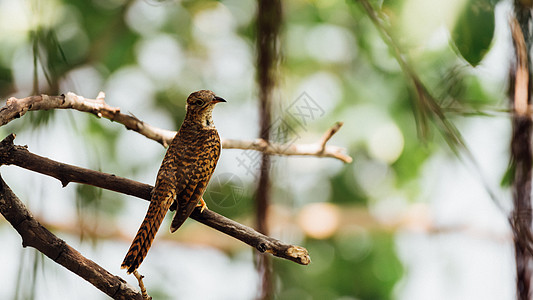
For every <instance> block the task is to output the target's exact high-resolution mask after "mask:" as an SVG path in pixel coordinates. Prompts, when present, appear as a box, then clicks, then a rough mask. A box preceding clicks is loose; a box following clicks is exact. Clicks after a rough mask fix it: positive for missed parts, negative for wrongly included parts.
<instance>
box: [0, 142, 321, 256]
mask: <svg viewBox="0 0 533 300" xmlns="http://www.w3.org/2000/svg"><path fill="white" fill-rule="evenodd" d="M14 138H15V136H14V135H13V134H12V135H9V136H7V137H6V138H5V139H4V140H3V141H2V142H0V165H16V166H19V167H22V168H25V169H28V170H32V171H35V172H38V173H41V174H45V175H48V176H51V177H54V178H56V179H58V180H59V181H61V183H62V184H63V186H66V185H67V184H68V183H69V182H78V183H83V184H89V185H93V186H96V187H100V188H104V189H108V190H112V191H116V192H119V193H124V194H127V195H132V196H136V197H139V198H141V199H144V200H148V201H150V196H151V192H152V188H153V186H151V185H148V184H144V183H140V182H137V181H133V180H130V179H127V178H123V177H119V176H115V175H113V174H106V173H102V172H97V171H93V170H89V169H84V168H80V167H76V166H72V165H68V164H64V163H60V162H57V161H54V160H51V159H48V158H46V157H42V156H39V155H36V154H33V153H31V152H30V151H28V149H27V148H26V147H22V146H17V145H14V144H13V140H14ZM191 218H192V219H194V220H196V221H198V222H200V223H203V224H204V225H207V226H209V227H212V228H214V229H216V230H218V231H221V232H223V233H225V234H227V235H229V236H232V237H234V238H236V239H238V240H240V241H242V242H244V243H246V244H248V245H250V246H252V247H254V248H256V249H257V250H258V251H260V252H266V253H270V254H272V255H274V256H278V257H281V258H285V259H288V260H291V261H294V262H297V263H299V264H302V265H307V264H309V263H310V261H311V260H310V258H309V254H308V253H307V250H306V249H305V248H302V247H299V246H294V245H287V244H284V243H282V242H280V241H278V240H276V239H274V238H271V237H268V236H265V235H263V234H261V233H259V232H257V231H255V230H253V229H252V228H249V227H247V226H244V225H242V224H240V223H237V222H235V221H233V220H230V219H228V218H226V217H224V216H221V215H219V214H217V213H215V212H214V211H212V210H204V212H200V208H197V209H195V210H194V211H193V213H192V215H191Z"/></svg>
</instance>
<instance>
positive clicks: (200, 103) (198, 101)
mask: <svg viewBox="0 0 533 300" xmlns="http://www.w3.org/2000/svg"><path fill="white" fill-rule="evenodd" d="M194 104H196V105H198V106H202V105H204V101H202V100H196V101H195V102H194Z"/></svg>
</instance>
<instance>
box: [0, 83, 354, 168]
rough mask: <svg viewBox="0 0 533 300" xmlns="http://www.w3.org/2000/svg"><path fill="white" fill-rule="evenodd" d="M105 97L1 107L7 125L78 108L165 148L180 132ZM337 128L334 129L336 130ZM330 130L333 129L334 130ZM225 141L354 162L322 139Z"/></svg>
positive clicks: (12, 101) (0, 121)
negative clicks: (126, 111) (25, 117)
mask: <svg viewBox="0 0 533 300" xmlns="http://www.w3.org/2000/svg"><path fill="white" fill-rule="evenodd" d="M104 99H105V94H104V93H103V92H100V93H99V94H98V96H97V97H96V99H87V98H84V97H82V96H78V95H76V94H74V93H71V92H69V93H67V94H66V95H60V96H48V95H40V96H30V97H26V98H14V97H11V98H9V99H8V100H7V102H6V105H4V106H3V107H2V108H0V126H3V125H5V124H7V123H9V122H11V121H13V120H14V119H16V118H20V117H22V116H23V115H24V114H26V112H28V111H32V110H49V109H75V110H78V111H82V112H88V113H91V114H94V115H95V116H97V117H99V118H102V117H103V118H106V119H109V120H111V121H114V122H117V123H120V124H122V125H124V126H125V127H126V128H127V129H129V130H133V131H136V132H138V133H140V134H142V135H144V136H145V137H147V138H149V139H152V140H154V141H157V142H158V143H160V144H161V145H163V146H164V147H168V145H169V144H170V142H171V141H172V139H173V138H174V135H176V131H171V130H165V129H161V128H157V127H154V126H152V125H150V124H147V123H145V122H143V121H141V120H139V119H138V118H137V117H135V116H134V115H126V114H123V113H121V112H120V108H117V107H111V106H109V105H108V104H107V103H106V102H105V100H104ZM338 124H339V123H337V124H336V125H335V126H334V128H335V127H338V128H340V126H341V125H342V123H341V125H338ZM338 128H337V130H338ZM337 130H335V131H333V133H335V132H336V131H337ZM328 132H331V129H330V131H328ZM332 135H333V134H332ZM221 143H222V148H224V149H243V150H248V149H251V150H256V151H261V152H264V153H266V154H272V155H305V156H318V157H331V158H336V159H339V160H341V161H343V162H345V163H350V162H352V158H351V157H350V156H349V155H346V154H344V153H345V152H346V151H345V150H346V149H344V148H341V147H337V146H326V145H325V144H321V142H320V141H319V142H318V143H316V144H277V143H268V142H266V141H265V140H263V139H255V140H232V139H222V140H221Z"/></svg>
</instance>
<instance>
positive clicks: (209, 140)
mask: <svg viewBox="0 0 533 300" xmlns="http://www.w3.org/2000/svg"><path fill="white" fill-rule="evenodd" d="M219 102H226V100H224V99H222V98H220V97H217V96H215V94H214V93H213V92H211V91H208V90H201V91H198V92H194V93H192V94H191V95H190V96H189V97H188V98H187V107H186V108H187V113H186V115H185V120H184V121H183V124H182V125H181V128H180V130H179V131H178V133H177V134H176V136H175V137H174V139H173V140H172V143H171V144H170V146H169V148H168V150H167V153H166V155H165V158H164V159H163V162H162V163H161V168H160V169H159V172H158V173H157V180H156V182H155V187H154V189H153V191H152V198H151V200H150V206H149V207H148V212H147V213H146V217H145V218H144V221H143V222H142V224H141V227H140V228H139V231H138V232H137V235H136V236H135V239H134V240H133V243H132V244H131V247H130V249H129V250H128V253H127V254H126V257H125V258H124V261H123V262H122V266H121V267H122V268H123V269H128V270H127V272H128V273H132V272H134V271H135V270H137V268H138V267H139V265H140V264H141V263H142V261H143V259H144V258H145V257H146V254H147V252H148V250H149V249H150V246H151V245H152V241H153V240H154V237H155V234H156V232H157V230H158V229H159V226H161V222H162V221H163V218H164V217H165V214H166V213H167V211H168V210H169V209H170V210H176V214H175V215H174V218H173V219H172V224H171V226H170V232H174V231H176V230H177V229H178V228H179V227H180V226H181V225H182V224H183V222H185V220H186V219H187V218H188V217H189V216H190V215H191V213H192V211H193V210H194V208H195V207H196V206H201V207H202V211H203V210H204V209H205V208H206V207H207V206H206V204H205V202H204V200H203V199H202V195H203V193H204V191H205V189H206V187H207V183H208V182H209V179H211V175H212V174H213V171H214V170H215V166H216V165H217V161H218V157H219V155H220V138H219V136H218V132H217V130H216V128H215V124H214V123H213V118H212V114H211V113H212V111H213V108H214V107H215V104H217V103H219Z"/></svg>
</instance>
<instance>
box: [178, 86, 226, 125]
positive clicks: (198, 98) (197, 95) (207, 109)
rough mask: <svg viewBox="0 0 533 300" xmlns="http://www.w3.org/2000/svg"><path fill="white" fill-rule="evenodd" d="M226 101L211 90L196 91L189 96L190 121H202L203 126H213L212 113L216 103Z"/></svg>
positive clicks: (187, 117)
mask: <svg viewBox="0 0 533 300" xmlns="http://www.w3.org/2000/svg"><path fill="white" fill-rule="evenodd" d="M220 102H226V100H224V99H222V98H220V97H218V96H216V95H215V93H213V92H212V91H209V90H201V91H197V92H194V93H192V94H190V95H189V97H188V98H187V116H186V117H185V118H186V119H188V120H189V121H192V122H195V123H200V124H202V125H203V126H208V127H212V126H214V125H213V119H212V117H211V113H212V111H213V108H214V107H215V104H217V103H220Z"/></svg>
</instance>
